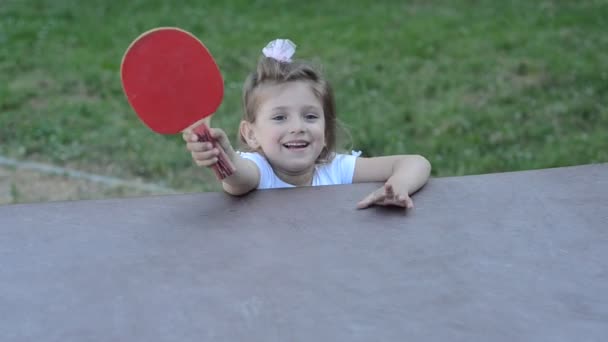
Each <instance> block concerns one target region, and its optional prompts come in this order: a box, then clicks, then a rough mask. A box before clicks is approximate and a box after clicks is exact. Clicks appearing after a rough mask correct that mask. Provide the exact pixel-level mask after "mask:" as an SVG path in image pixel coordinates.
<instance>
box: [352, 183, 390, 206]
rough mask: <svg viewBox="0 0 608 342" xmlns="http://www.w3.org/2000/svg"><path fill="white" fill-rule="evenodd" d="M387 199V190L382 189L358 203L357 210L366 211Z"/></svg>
mask: <svg viewBox="0 0 608 342" xmlns="http://www.w3.org/2000/svg"><path fill="white" fill-rule="evenodd" d="M385 198H386V194H385V189H383V188H380V189H378V190H376V191H374V192H372V193H371V194H369V195H367V196H365V198H364V199H362V200H361V201H359V203H357V209H365V208H368V207H369V206H371V205H372V204H380V203H381V202H383V201H384V199H385Z"/></svg>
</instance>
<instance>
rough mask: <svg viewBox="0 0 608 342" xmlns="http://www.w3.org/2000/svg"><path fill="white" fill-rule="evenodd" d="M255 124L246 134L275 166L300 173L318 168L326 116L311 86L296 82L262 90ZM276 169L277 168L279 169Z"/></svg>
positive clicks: (323, 143)
mask: <svg viewBox="0 0 608 342" xmlns="http://www.w3.org/2000/svg"><path fill="white" fill-rule="evenodd" d="M258 96H261V101H260V105H259V107H258V110H257V112H256V120H255V123H253V124H249V127H250V130H249V133H248V134H247V135H245V137H246V140H247V142H248V144H249V146H250V147H251V148H254V149H257V148H261V149H262V151H263V152H264V155H265V156H266V158H267V159H268V161H269V162H270V164H271V165H272V166H273V168H275V169H279V171H283V172H286V173H290V174H293V173H296V174H297V173H300V172H307V171H310V170H311V168H314V165H315V161H316V160H317V158H318V157H319V155H320V154H321V152H322V151H323V148H324V147H325V115H324V113H323V106H322V104H321V101H320V100H319V99H318V98H317V97H316V96H315V94H314V93H313V91H312V88H311V85H310V84H309V83H308V82H305V81H294V82H288V83H283V84H277V85H270V86H266V87H265V88H263V89H259V94H258ZM275 171H276V170H275Z"/></svg>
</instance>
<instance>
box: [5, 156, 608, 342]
mask: <svg viewBox="0 0 608 342" xmlns="http://www.w3.org/2000/svg"><path fill="white" fill-rule="evenodd" d="M378 185H379V184H357V185H343V186H329V187H315V188H297V189H277V190H264V191H257V192H254V193H252V194H250V195H248V196H245V197H240V198H234V197H230V196H228V195H225V194H222V193H200V194H184V195H170V196H156V197H143V198H128V199H109V200H93V201H73V202H51V203H38V204H19V205H8V206H0V317H1V319H0V340H1V341H214V340H218V341H219V340H221V341H228V340H233V341H407V340H412V341H521V340H528V341H552V342H554V341H574V340H576V341H606V339H607V338H608V164H596V165H583V166H575V167H566V168H556V169H544V170H534V171H524V172H512V173H498V174H488V175H477V176H466V177H453V178H437V179H431V180H430V182H429V183H428V184H427V186H426V187H425V188H423V189H422V190H421V191H420V192H419V193H417V194H415V195H414V196H413V199H414V203H415V205H416V208H415V209H414V210H411V211H409V212H407V213H405V211H403V210H400V209H390V208H380V207H376V208H371V209H367V210H356V209H355V205H356V203H357V201H358V200H359V199H360V198H362V197H363V196H364V195H366V194H367V193H368V192H370V191H372V190H373V189H375V188H376V187H377V186H378Z"/></svg>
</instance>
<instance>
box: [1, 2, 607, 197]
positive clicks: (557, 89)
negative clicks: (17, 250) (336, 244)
mask: <svg viewBox="0 0 608 342" xmlns="http://www.w3.org/2000/svg"><path fill="white" fill-rule="evenodd" d="M158 26H178V27H180V28H183V29H185V30H188V31H190V32H192V33H193V34H194V35H196V36H197V37H198V38H199V39H201V40H202V41H203V42H204V43H205V44H206V46H207V47H208V48H209V49H210V51H211V52H212V54H213V55H214V57H215V58H216V61H217V63H218V64H219V67H220V69H221V71H222V74H223V77H224V81H225V98H224V102H223V103H222V105H221V107H220V108H219V110H218V112H217V113H216V115H215V116H214V119H213V123H214V126H219V127H221V128H223V129H224V130H226V131H227V132H228V133H229V135H230V136H231V137H232V138H233V139H232V140H233V143H234V144H236V139H235V137H236V131H237V127H238V122H239V120H240V117H241V103H240V96H241V85H242V82H243V81H244V79H245V77H246V75H247V73H248V72H249V71H251V70H252V68H254V67H255V65H256V62H257V59H258V57H259V56H260V53H261V49H262V47H264V45H265V44H266V43H267V42H268V41H270V40H272V39H274V38H289V39H291V40H293V41H294V42H295V43H296V44H297V45H298V49H297V52H296V57H298V58H303V59H308V60H311V61H313V62H315V63H318V64H320V65H322V66H323V70H324V72H325V74H326V75H327V77H328V78H329V79H330V81H331V82H332V85H333V87H334V90H335V94H336V100H337V107H338V116H339V118H340V119H341V120H342V121H343V122H345V123H346V125H347V127H348V129H349V130H350V132H351V134H352V147H353V148H354V149H357V150H362V151H363V153H364V155H365V156H378V155H384V154H398V153H403V154H408V153H417V154H422V155H424V156H426V157H427V158H428V159H429V160H430V161H431V163H432V164H433V176H435V177H444V176H457V175H470V174H480V173H493V172H505V171H516V170H529V169H538V168H549V167H559V166H569V165H579V164H588V163H599V162H607V161H608V100H607V98H608V68H607V67H608V63H607V62H606V61H607V59H606V56H605V54H606V51H608V34H606V32H608V0H578V1H571V0H553V1H550V0H547V1H543V0H539V1H531V0H511V1H505V0H450V1H448V0H445V1H440V0H418V1H398V0H375V1H368V0H353V1H343V0H340V1H338V0H307V1H302V0H298V1H295V0H293V1H292V0H283V1H252V0H247V1H244V0H243V1H231V0H226V1H214V0H213V1H212V0H207V1H205V0H191V1H186V0H184V1H160V0H131V1H110V0H105V1H102V0H87V1H76V0H2V1H0V203H1V204H9V203H20V202H37V201H50V200H77V199H93V198H106V197H124V196H140V195H150V194H166V193H184V192H198V191H218V190H219V189H220V188H219V185H218V184H217V182H216V181H215V178H214V176H213V173H212V172H210V171H209V170H207V169H202V168H198V167H196V166H195V165H194V164H193V163H192V161H191V158H190V155H189V153H188V152H187V151H186V150H185V146H184V143H183V142H182V140H181V136H179V135H175V136H162V135H158V134H155V133H152V132H151V131H149V130H148V129H147V128H146V127H145V126H144V125H143V124H142V123H141V122H140V121H139V119H138V118H137V117H136V115H135V114H134V112H133V111H132V110H131V108H130V107H129V105H128V103H127V101H126V99H125V96H124V95H123V92H122V88H121V83H120V75H119V69H120V62H121V58H122V56H123V53H124V52H125V50H126V48H127V47H128V46H129V44H130V43H131V41H132V40H133V39H135V38H136V37H137V36H138V35H139V34H141V33H142V32H144V31H146V30H149V29H151V28H154V27H158ZM564 181H568V180H567V179H566V180H564Z"/></svg>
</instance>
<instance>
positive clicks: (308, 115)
mask: <svg viewBox="0 0 608 342" xmlns="http://www.w3.org/2000/svg"><path fill="white" fill-rule="evenodd" d="M304 118H305V119H306V120H308V121H314V120H317V119H318V118H319V114H317V113H306V114H305V115H304Z"/></svg>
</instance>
